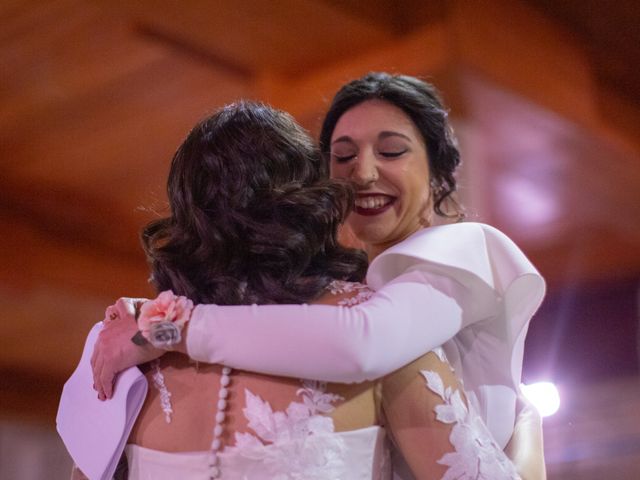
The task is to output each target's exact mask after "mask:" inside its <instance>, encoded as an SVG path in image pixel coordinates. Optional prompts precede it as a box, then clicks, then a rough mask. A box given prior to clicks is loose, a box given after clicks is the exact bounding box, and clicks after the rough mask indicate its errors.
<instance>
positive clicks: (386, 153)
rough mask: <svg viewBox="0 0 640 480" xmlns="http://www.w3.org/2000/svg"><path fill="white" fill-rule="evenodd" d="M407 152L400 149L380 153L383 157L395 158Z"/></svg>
mask: <svg viewBox="0 0 640 480" xmlns="http://www.w3.org/2000/svg"><path fill="white" fill-rule="evenodd" d="M405 153H407V150H401V151H398V152H380V155H381V156H383V157H384V158H396V157H399V156H401V155H403V154H405Z"/></svg>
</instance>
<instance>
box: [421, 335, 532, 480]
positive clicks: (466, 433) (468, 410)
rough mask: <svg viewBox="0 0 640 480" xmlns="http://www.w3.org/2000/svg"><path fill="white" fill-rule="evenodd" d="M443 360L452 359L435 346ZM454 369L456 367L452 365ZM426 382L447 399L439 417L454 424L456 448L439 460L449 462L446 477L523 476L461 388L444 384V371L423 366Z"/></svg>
mask: <svg viewBox="0 0 640 480" xmlns="http://www.w3.org/2000/svg"><path fill="white" fill-rule="evenodd" d="M434 353H436V355H438V357H439V358H440V360H441V361H442V362H444V363H448V361H447V359H446V356H445V354H444V351H443V350H442V349H441V348H438V349H436V350H434ZM452 370H453V369H452ZM420 373H421V374H422V376H423V377H424V378H425V380H426V386H427V388H428V389H429V390H431V391H432V392H433V393H435V394H437V395H438V396H439V397H440V398H442V400H443V402H444V403H443V404H442V405H437V406H436V407H435V413H436V420H438V421H440V422H442V423H447V424H450V425H452V430H451V434H450V435H449V441H450V442H451V445H453V447H454V449H455V451H454V452H450V453H446V454H445V455H444V456H443V457H442V458H441V459H439V460H438V463H439V464H441V465H446V466H448V467H449V468H448V469H447V472H446V474H445V475H444V477H442V479H443V480H454V479H456V480H467V479H469V480H471V479H473V480H503V479H504V480H507V479H509V480H511V479H520V476H519V475H518V473H517V472H516V470H515V467H514V466H513V463H511V461H510V460H509V458H508V457H507V456H506V455H505V453H504V452H503V451H502V449H501V448H500V446H499V445H498V444H497V443H496V441H495V440H494V439H493V437H492V435H491V432H490V431H489V429H488V428H487V426H486V425H485V423H484V422H483V420H482V418H481V417H480V415H479V414H478V412H477V410H476V408H475V407H474V403H473V401H469V402H468V405H467V403H466V402H465V401H464V399H463V398H462V395H461V391H460V390H455V391H453V390H452V388H451V387H446V388H445V386H444V382H443V381H442V378H441V377H440V375H439V374H438V373H436V372H433V371H428V370H421V371H420Z"/></svg>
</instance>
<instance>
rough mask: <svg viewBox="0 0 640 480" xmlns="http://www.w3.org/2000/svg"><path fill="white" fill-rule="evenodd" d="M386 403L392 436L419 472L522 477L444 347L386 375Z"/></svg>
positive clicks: (486, 479)
mask: <svg viewBox="0 0 640 480" xmlns="http://www.w3.org/2000/svg"><path fill="white" fill-rule="evenodd" d="M382 404H383V409H384V414H385V417H386V419H387V422H388V427H389V431H390V433H391V435H392V437H393V438H394V442H395V443H396V446H397V447H398V448H399V449H400V452H401V453H402V454H403V456H404V458H405V460H406V461H407V464H408V465H409V466H410V468H411V470H412V471H413V473H414V475H415V476H416V478H443V479H445V480H447V479H476V480H512V479H519V478H520V477H519V476H518V474H517V473H516V470H515V467H514V466H513V464H512V463H511V461H510V460H509V459H508V458H507V456H506V455H505V454H504V452H503V451H502V449H501V448H500V446H499V445H498V444H497V442H496V441H495V440H494V439H493V437H492V435H491V432H490V431H489V429H488V428H487V426H486V425H485V424H484V422H483V421H482V419H481V418H480V416H479V414H478V413H477V410H476V407H475V402H474V400H473V395H472V394H470V395H466V393H464V391H463V388H462V384H461V382H460V381H459V380H458V379H457V377H456V375H455V374H454V372H453V370H452V368H451V367H450V366H449V364H448V362H447V361H446V358H445V356H444V352H443V351H442V349H441V348H438V349H436V350H434V351H433V352H430V353H429V354H427V355H425V356H424V357H422V358H420V359H418V360H416V361H415V362H413V363H412V364H410V365H408V366H406V367H404V368H403V369H401V370H399V371H398V372H395V373H393V374H392V375H390V376H389V377H387V378H386V379H385V380H384V381H383V388H382Z"/></svg>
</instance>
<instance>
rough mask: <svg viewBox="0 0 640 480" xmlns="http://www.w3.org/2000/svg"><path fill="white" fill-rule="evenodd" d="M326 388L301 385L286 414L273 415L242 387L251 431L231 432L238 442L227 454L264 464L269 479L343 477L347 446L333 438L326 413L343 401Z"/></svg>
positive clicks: (308, 384) (318, 385)
mask: <svg viewBox="0 0 640 480" xmlns="http://www.w3.org/2000/svg"><path fill="white" fill-rule="evenodd" d="M325 387H326V386H325V384H324V383H321V382H316V381H310V380H305V381H303V388H301V389H299V390H298V392H297V395H298V396H300V397H301V399H302V402H291V403H290V404H289V406H288V407H287V409H286V411H284V412H274V411H273V410H272V408H271V405H270V404H269V403H268V402H265V401H264V400H262V399H261V398H260V397H259V396H257V395H254V394H253V393H252V392H251V391H249V390H247V389H245V404H246V407H245V408H244V409H243V413H244V416H245V418H246V419H247V420H248V427H249V428H250V429H251V430H253V431H254V432H255V435H253V434H251V433H237V432H236V434H235V440H236V443H235V445H234V446H230V447H227V448H226V449H225V453H226V452H229V453H236V454H239V455H241V456H244V457H246V458H250V459H252V460H259V461H261V462H263V463H264V467H265V469H266V471H268V472H269V474H270V475H271V477H270V478H274V479H277V480H284V479H311V480H313V479H327V478H335V479H338V478H343V475H344V473H345V472H346V465H345V460H347V459H345V454H344V450H345V445H344V441H343V440H342V438H340V437H339V436H338V435H335V434H334V425H333V420H332V419H331V417H326V416H324V414H327V413H330V412H331V411H332V410H333V409H334V406H333V403H334V402H336V401H338V400H342V397H340V396H338V395H334V394H331V393H325Z"/></svg>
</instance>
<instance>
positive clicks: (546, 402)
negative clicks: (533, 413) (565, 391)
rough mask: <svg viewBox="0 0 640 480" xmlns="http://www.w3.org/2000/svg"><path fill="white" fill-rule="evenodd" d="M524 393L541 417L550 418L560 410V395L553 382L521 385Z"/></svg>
mask: <svg viewBox="0 0 640 480" xmlns="http://www.w3.org/2000/svg"><path fill="white" fill-rule="evenodd" d="M521 389H522V393H523V394H524V396H525V397H527V400H529V401H530V402H531V403H533V405H534V406H535V407H536V408H537V409H538V411H539V412H540V415H542V416H543V417H549V416H551V415H553V414H554V413H556V412H557V411H558V409H559V408H560V394H559V393H558V389H557V388H556V386H555V385H554V384H553V383H551V382H537V383H532V384H530V385H524V384H522V385H521Z"/></svg>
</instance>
